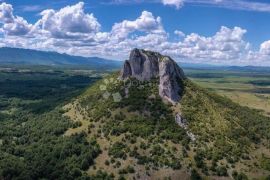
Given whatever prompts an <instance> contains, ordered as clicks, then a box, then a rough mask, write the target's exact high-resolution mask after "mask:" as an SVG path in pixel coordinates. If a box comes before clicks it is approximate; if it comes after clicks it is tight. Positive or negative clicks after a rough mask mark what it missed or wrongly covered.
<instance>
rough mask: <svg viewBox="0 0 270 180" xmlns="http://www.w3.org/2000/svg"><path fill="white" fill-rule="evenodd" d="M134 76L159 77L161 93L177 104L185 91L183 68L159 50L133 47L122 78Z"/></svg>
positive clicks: (166, 98) (163, 96)
mask: <svg viewBox="0 0 270 180" xmlns="http://www.w3.org/2000/svg"><path fill="white" fill-rule="evenodd" d="M128 77H134V78H136V79H138V80H140V81H148V80H150V79H151V78H159V95H160V96H161V97H162V98H163V99H165V100H167V101H169V102H171V103H173V104H175V103H177V102H179V101H180V99H181V94H182V92H183V83H182V81H183V80H184V79H185V78H186V77H185V75H184V72H183V70H182V69H181V68H180V67H179V66H178V65H177V64H176V62H175V61H174V60H172V59H171V58H170V57H168V56H163V55H161V54H159V53H157V52H152V51H145V50H142V49H133V50H132V51H131V53H130V57H129V60H126V61H125V63H124V66H123V69H122V71H121V78H122V79H125V78H128Z"/></svg>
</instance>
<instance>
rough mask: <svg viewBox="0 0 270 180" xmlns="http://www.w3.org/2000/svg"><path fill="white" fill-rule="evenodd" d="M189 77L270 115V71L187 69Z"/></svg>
mask: <svg viewBox="0 0 270 180" xmlns="http://www.w3.org/2000/svg"><path fill="white" fill-rule="evenodd" d="M185 72H186V74H187V76H188V77H189V78H191V79H192V80H193V81H195V82H196V83H197V84H199V85H200V86H202V87H205V88H207V89H209V90H211V91H215V92H216V93H218V94H221V95H224V96H226V97H228V98H230V99H231V100H233V101H234V102H237V103H239V104H241V105H242V106H248V107H251V108H255V109H259V110H262V113H264V114H265V115H268V116H269V115H270V71H269V70H263V71H261V70H258V71H252V72H249V71H247V70H227V69H221V70H220V69H218V70H217V69H186V70H185Z"/></svg>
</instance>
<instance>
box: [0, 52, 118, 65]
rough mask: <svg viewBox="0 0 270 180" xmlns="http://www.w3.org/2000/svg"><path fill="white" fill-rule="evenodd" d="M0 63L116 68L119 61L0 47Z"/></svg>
mask: <svg viewBox="0 0 270 180" xmlns="http://www.w3.org/2000/svg"><path fill="white" fill-rule="evenodd" d="M0 64H11V65H15V64H17V65H18V64H24V65H46V66H85V67H88V68H102V69H118V68H119V67H120V65H121V64H122V63H121V62H119V61H113V60H107V59H102V58H99V57H80V56H70V55H67V54H60V53H57V52H45V51H37V50H30V49H19V48H9V47H3V48H0Z"/></svg>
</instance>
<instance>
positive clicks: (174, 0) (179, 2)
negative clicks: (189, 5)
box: [162, 0, 184, 9]
mask: <svg viewBox="0 0 270 180" xmlns="http://www.w3.org/2000/svg"><path fill="white" fill-rule="evenodd" d="M162 3H163V4H164V5H169V6H175V7H176V8H177V9H179V8H181V7H182V6H183V5H184V0H162Z"/></svg>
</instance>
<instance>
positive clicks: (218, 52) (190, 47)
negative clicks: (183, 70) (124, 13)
mask: <svg viewBox="0 0 270 180" xmlns="http://www.w3.org/2000/svg"><path fill="white" fill-rule="evenodd" d="M0 22H1V26H0V33H1V34H2V38H0V46H10V47H23V48H31V49H38V50H50V51H58V52H60V53H68V54H72V55H82V56H101V57H108V58H113V59H120V60H124V58H127V56H128V53H129V51H130V50H131V49H132V48H135V47H137V48H143V49H148V50H154V51H159V52H161V53H163V54H167V55H170V56H172V57H173V58H175V59H176V60H181V61H189V62H200V63H202V62H204V63H222V64H237V63H240V64H244V63H250V62H259V61H264V62H268V61H269V60H268V59H270V58H269V57H270V41H265V42H263V43H262V44H261V47H260V50H259V51H252V50H251V48H250V46H251V45H250V44H249V43H248V42H246V41H245V40H244V36H245V34H246V33H247V30H245V29H243V28H241V27H233V28H228V27H225V26H222V27H221V28H220V29H219V30H217V32H216V33H215V34H214V35H213V36H208V37H207V36H201V35H200V34H198V33H191V34H184V33H183V32H182V31H181V30H175V31H174V32H173V34H169V33H168V32H166V31H165V28H164V27H163V25H162V20H161V17H158V16H155V15H154V14H152V13H151V12H148V11H143V12H142V13H141V14H139V15H138V17H137V18H135V19H131V20H130V19H129V20H123V21H120V22H117V23H115V24H114V25H113V26H112V29H111V31H108V32H103V31H101V24H100V23H99V22H98V20H97V19H96V18H95V16H94V15H93V14H91V13H86V12H85V11H84V3H82V2H80V3H77V4H75V5H73V6H67V7H64V8H62V9H59V10H54V9H47V10H44V11H42V12H41V13H40V19H39V20H38V21H37V22H36V23H34V24H29V23H28V22H27V21H26V20H25V19H23V18H22V17H19V16H15V15H14V14H13V8H12V5H10V4H6V3H2V4H0ZM172 36H175V37H178V38H172ZM179 37H181V38H179ZM254 59H255V60H256V61H255V60H254ZM268 63H269V64H270V62H268Z"/></svg>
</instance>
